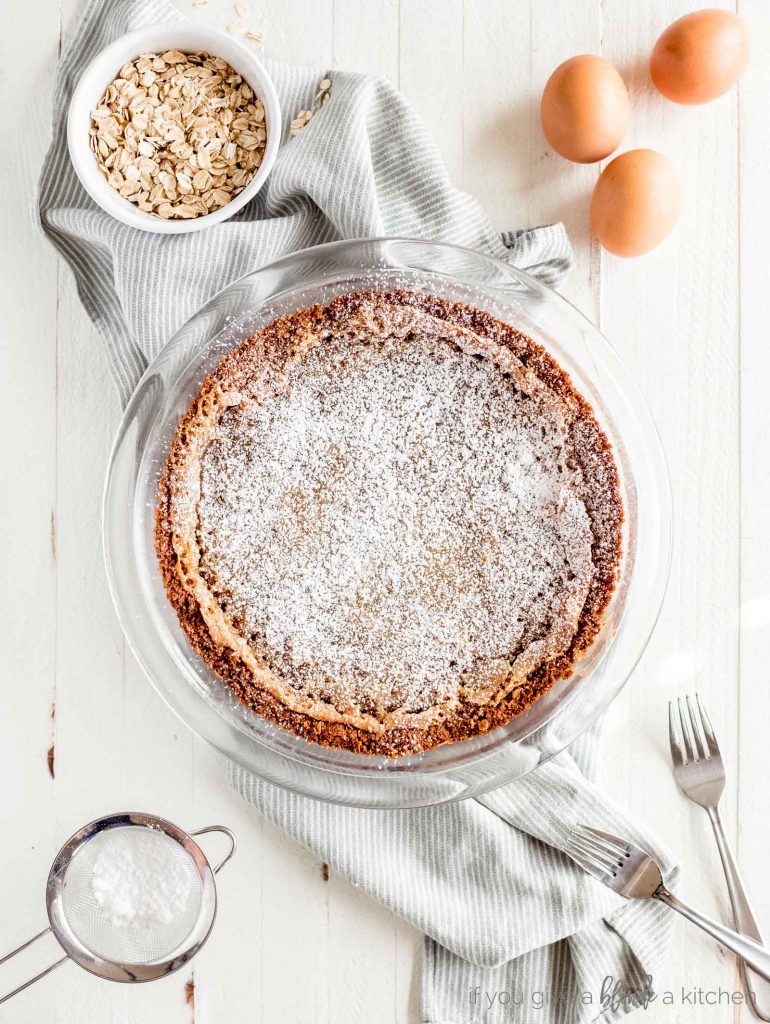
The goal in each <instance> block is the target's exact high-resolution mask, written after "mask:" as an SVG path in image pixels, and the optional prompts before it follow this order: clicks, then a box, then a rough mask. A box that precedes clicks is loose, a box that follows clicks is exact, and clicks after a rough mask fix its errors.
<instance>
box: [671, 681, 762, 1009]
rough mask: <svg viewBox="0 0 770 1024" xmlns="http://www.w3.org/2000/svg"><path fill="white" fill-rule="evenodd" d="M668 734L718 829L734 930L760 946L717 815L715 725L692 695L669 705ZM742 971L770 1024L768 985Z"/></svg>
mask: <svg viewBox="0 0 770 1024" xmlns="http://www.w3.org/2000/svg"><path fill="white" fill-rule="evenodd" d="M668 735H669V741H670V743H671V760H672V761H673V762H674V778H675V779H676V783H677V785H678V786H679V788H680V789H681V791H682V792H683V793H684V795H685V796H686V797H689V798H690V800H692V801H693V802H694V803H696V804H699V805H700V806H701V807H703V808H704V809H705V810H706V811H707V812H708V816H709V820H710V821H711V824H712V826H713V828H714V835H715V836H716V841H717V847H718V849H719V856H720V858H721V860H722V867H723V868H724V871H725V878H726V879H727V891H728V892H729V893H730V903H731V904H732V908H733V918H734V920H735V927H736V928H737V929H738V931H740V932H743V934H744V935H748V936H749V938H751V939H755V940H756V941H757V942H760V943H761V942H762V941H763V940H762V933H761V932H760V930H759V925H758V924H757V922H756V918H755V917H754V914H753V913H752V910H751V906H750V904H749V900H748V897H747V896H746V891H745V889H744V887H743V882H742V881H741V876H740V872H739V871H738V866H737V865H736V863H735V860H734V859H733V855H732V852H731V850H730V846H729V844H728V842H727V837H726V836H725V833H724V829H723V828H722V821H721V819H720V817H719V799H720V797H721V796H722V792H723V790H724V788H725V767H724V764H723V763H722V757H721V755H720V753H719V745H718V744H717V739H716V736H715V735H714V730H713V728H712V726H711V722H710V721H709V717H708V715H707V714H706V709H705V708H704V707H703V705H702V704H701V700H700V697H699V696H698V695H697V694H696V695H695V698H694V701H693V700H692V699H691V698H690V697H686V698H685V699H684V701H682V700H676V701H673V700H672V701H669V704H668ZM744 972H745V979H744V980H745V983H746V986H745V987H746V989H747V991H748V997H749V1001H750V1002H751V1005H752V1008H753V1010H754V1012H755V1013H756V1014H757V1016H758V1017H761V1018H762V1020H767V1021H770V985H768V984H767V983H766V982H765V981H763V980H762V979H761V978H756V977H754V976H753V975H752V973H751V970H750V969H748V968H746V966H745V964H744Z"/></svg>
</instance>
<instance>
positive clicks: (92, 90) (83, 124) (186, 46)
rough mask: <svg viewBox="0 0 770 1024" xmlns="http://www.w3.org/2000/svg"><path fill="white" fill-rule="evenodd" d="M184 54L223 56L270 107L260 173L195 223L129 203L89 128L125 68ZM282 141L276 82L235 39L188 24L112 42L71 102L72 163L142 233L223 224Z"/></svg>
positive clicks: (105, 205) (109, 208) (108, 208)
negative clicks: (99, 156)
mask: <svg viewBox="0 0 770 1024" xmlns="http://www.w3.org/2000/svg"><path fill="white" fill-rule="evenodd" d="M171 49H176V50H181V51H182V52H183V53H194V52H198V51H203V52H205V53H210V54H212V55H213V56H215V57H223V58H224V59H225V60H226V61H227V62H228V63H229V64H230V65H231V66H232V67H233V68H234V69H235V70H236V71H237V72H238V74H239V75H241V76H242V78H243V79H244V80H245V81H246V82H248V84H249V85H250V86H251V88H252V89H253V90H254V92H255V93H256V95H257V96H258V97H259V98H260V100H261V101H262V103H263V105H264V108H265V124H266V129H267V140H266V144H265V153H264V156H263V158H262V163H261V164H260V167H259V169H258V170H257V173H256V174H255V175H254V177H253V178H252V179H251V181H250V182H249V184H248V185H247V186H246V187H245V188H244V190H243V191H242V192H241V193H240V194H239V195H237V196H236V197H235V199H232V200H231V201H230V202H229V203H227V205H226V206H222V207H221V208H220V209H218V210H214V211H213V212H212V213H208V214H206V215H205V216H202V217H196V218H195V219H194V220H163V219H162V218H160V217H156V216H154V215H153V214H150V213H145V212H144V211H143V210H140V209H139V208H138V207H136V206H135V205H134V204H133V203H130V202H129V201H128V199H124V198H123V196H121V195H120V194H119V193H118V192H116V191H115V189H114V188H112V186H111V185H109V184H108V183H107V179H106V178H105V177H104V175H103V174H102V172H101V171H100V170H99V167H98V166H97V163H96V160H95V159H94V155H93V153H92V152H91V147H90V145H89V139H88V129H89V127H90V123H91V111H92V110H93V108H94V107H95V106H97V105H98V102H99V100H100V99H101V96H102V94H103V93H104V90H105V89H106V88H107V86H108V85H109V84H110V82H111V81H112V80H113V79H114V78H115V75H116V74H117V73H118V71H119V70H120V69H121V68H122V67H123V65H124V64H125V63H126V62H127V61H129V60H133V59H134V57H137V56H138V55H139V54H140V53H158V52H161V53H162V52H163V51H164V50H171ZM280 141H281V106H280V104H279V102H278V95H277V93H276V91H275V86H274V85H273V82H272V79H271V78H270V76H269V75H268V73H267V71H265V69H264V67H263V66H262V63H261V61H259V60H258V59H257V58H256V57H255V56H254V54H253V53H251V52H250V51H249V49H248V48H247V47H246V46H244V45H243V44H242V43H240V42H238V40H237V39H234V38H233V37H232V36H231V35H228V34H227V33H225V32H219V31H217V30H216V29H211V28H203V27H198V26H196V25H189V24H186V23H185V22H182V21H180V22H167V23H165V24H161V25H150V26H148V27H147V28H141V29H137V30H136V31H135V32H129V33H128V34H127V35H124V36H121V37H120V38H119V39H116V40H115V42H114V43H111V44H110V45H109V46H108V47H107V48H106V49H104V50H102V51H101V53H99V54H97V56H96V57H95V58H94V59H93V60H92V61H91V63H90V64H89V65H88V67H87V68H86V70H85V71H84V72H83V75H82V77H81V79H80V81H79V82H78V85H77V88H76V89H75V92H74V93H73V95H72V100H71V101H70V107H69V115H68V117H67V145H68V148H69V153H70V159H71V160H72V164H73V166H74V168H75V171H76V173H77V176H78V178H79V179H80V182H81V184H82V185H83V188H84V189H85V190H86V192H88V194H89V195H90V196H91V198H92V199H93V200H94V202H96V203H98V204H99V206H101V208H102V209H103V210H104V211H105V212H106V213H109V214H110V215H111V216H113V217H115V218H116V220H119V221H122V222H123V223H124V224H128V225H130V226H131V227H134V228H141V229H142V230H143V231H156V232H158V233H159V234H164V235H179V234H184V233H185V232H187V231H199V230H200V229H201V228H207V227H209V226H210V225H212V224H219V223H220V222H221V221H224V220H227V219H228V218H229V217H232V215H233V214H234V213H237V211H238V210H240V209H241V208H242V207H244V206H245V205H246V203H248V201H249V200H250V199H252V198H253V197H254V196H255V195H256V194H257V192H259V190H260V188H261V187H262V185H263V183H264V181H265V179H266V178H267V176H268V174H269V173H270V169H271V167H272V166H273V164H274V162H275V158H276V156H277V154H278V147H279V145H280Z"/></svg>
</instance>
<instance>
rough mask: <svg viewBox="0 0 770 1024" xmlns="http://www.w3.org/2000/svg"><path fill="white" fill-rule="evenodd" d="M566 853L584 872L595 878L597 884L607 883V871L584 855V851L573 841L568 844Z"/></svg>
mask: <svg viewBox="0 0 770 1024" xmlns="http://www.w3.org/2000/svg"><path fill="white" fill-rule="evenodd" d="M566 852H567V856H568V857H570V858H571V859H572V860H573V861H574V862H575V863H576V864H577V866H578V867H579V868H582V869H583V871H585V872H586V873H587V874H589V875H591V877H592V878H595V879H596V880H597V882H604V883H606V879H607V871H606V869H605V868H603V867H601V866H600V865H599V864H597V863H596V862H595V861H592V860H590V859H589V858H588V856H587V855H586V854H585V853H583V851H582V850H581V849H580V848H579V847H578V846H577V845H576V844H575V843H574V842H573V841H572V840H570V841H569V842H568V843H567V851H566Z"/></svg>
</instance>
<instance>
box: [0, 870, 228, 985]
mask: <svg viewBox="0 0 770 1024" xmlns="http://www.w3.org/2000/svg"><path fill="white" fill-rule="evenodd" d="M230 856H232V850H231V851H230ZM50 930H51V929H50V928H44V929H43V930H42V932H38V933H37V935H33V936H32V938H31V939H27V941H26V942H22V944H21V945H20V946H17V947H16V949H14V950H12V951H11V952H10V953H6V954H5V956H4V957H0V964H4V963H5V962H6V961H8V960H12V959H13V957H15V956H16V954H17V953H21V952H22V950H24V949H26V948H27V947H28V946H31V945H32V943H33V942H37V940H38V939H42V937H43V936H44V935H47V934H48V932H50ZM65 960H69V957H68V956H67V955H66V954H65V955H64V956H63V957H62V958H61V960H55V961H54V962H53V963H52V964H50V965H49V966H48V967H46V968H45V970H43V971H40V973H39V974H36V975H35V976H34V977H33V978H28V979H27V981H25V982H24V984H23V985H19V986H18V987H17V988H15V989H14V990H13V991H12V992H7V993H6V994H5V995H4V996H0V1004H2V1003H6V1002H8V1000H9V999H13V997H14V996H17V995H18V994H19V992H23V991H24V989H25V988H29V986H30V985H34V984H35V982H36V981H40V979H41V978H44V977H45V976H46V974H50V973H51V971H53V970H55V969H56V968H57V967H59V966H60V965H61V964H63V963H64V961H65Z"/></svg>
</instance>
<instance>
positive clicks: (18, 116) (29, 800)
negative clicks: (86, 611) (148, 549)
mask: <svg viewBox="0 0 770 1024" xmlns="http://www.w3.org/2000/svg"><path fill="white" fill-rule="evenodd" d="M40 13H41V16H42V20H41V23H40V24H38V25H37V26H36V31H34V32H33V30H32V26H31V25H30V23H29V19H28V17H27V12H26V11H25V9H24V8H23V7H21V6H14V7H13V8H11V9H8V10H5V11H4V12H3V32H2V34H0V67H2V69H3V71H2V76H0V184H1V185H2V192H3V194H4V195H5V196H13V197H14V198H13V200H6V202H5V203H4V210H3V258H2V263H1V266H2V272H1V273H0V311H2V312H1V313H0V318H1V319H0V324H1V325H2V326H0V437H2V438H3V500H2V502H0V541H1V542H2V549H3V583H4V586H3V597H2V599H1V600H2V605H1V607H0V642H1V643H2V651H3V659H2V667H1V668H0V772H1V773H2V779H3V785H2V787H0V828H1V829H2V834H3V837H4V840H5V841H4V844H3V846H4V853H3V872H2V875H0V903H1V904H2V906H3V908H4V912H3V928H2V935H0V956H2V955H4V954H5V953H6V952H9V951H10V950H11V949H12V948H13V947H14V946H16V945H17V944H19V943H21V942H22V941H24V940H26V939H27V938H29V937H30V936H31V935H34V934H35V933H36V932H38V931H40V929H41V928H43V927H44V926H45V924H46V916H45V880H46V876H47V874H48V869H49V867H50V862H51V858H52V856H53V853H55V849H56V847H55V843H56V837H57V828H56V821H55V806H56V802H55V801H56V784H55V782H54V780H53V779H52V777H51V775H50V773H49V770H48V763H47V752H48V749H49V747H50V746H51V744H52V741H53V731H54V725H53V721H52V718H51V708H52V704H53V702H54V700H55V697H56V661H55V636H56V597H57V595H56V553H55V539H54V538H55V530H56V525H57V523H56V514H55V509H56V346H57V318H56V304H57V277H58V269H57V261H56V258H55V255H54V253H53V252H52V250H51V248H50V247H49V246H48V244H47V243H46V242H45V240H44V239H43V238H42V237H41V236H40V235H39V234H38V233H37V232H35V231H34V230H33V228H32V226H31V223H30V218H31V211H32V203H33V195H34V183H35V178H36V173H37V167H38V166H39V164H40V161H41V160H42V157H43V154H44V152H45V148H46V146H47V136H48V124H49V120H50V117H49V113H48V111H49V109H50V102H51V74H50V72H51V68H52V66H53V61H54V59H55V54H56V52H57V49H58V42H59V24H58V17H57V5H56V3H55V2H54V0H51V2H48V3H45V4H41V12H40ZM52 947H53V948H52ZM55 948H56V947H55V944H52V943H48V944H46V945H45V946H43V948H36V949H33V950H30V951H29V952H28V954H27V955H26V956H24V958H23V959H22V958H20V959H19V961H18V962H16V963H12V964H10V965H8V968H9V969H8V970H7V971H5V972H4V973H2V974H0V992H4V991H5V990H6V986H7V987H8V988H11V987H13V986H14V985H16V984H19V983H21V982H22V981H23V980H24V979H25V977H28V976H29V972H30V971H31V970H34V969H35V968H38V967H39V968H42V967H43V966H44V965H45V964H46V963H47V962H50V961H51V960H52V959H53V958H54V956H53V954H54V953H55ZM43 1005H44V1003H43V1001H42V999H41V998H39V997H38V998H34V997H33V998H31V999H27V1000H26V1004H25V1006H26V1008H25V1010H24V1011H23V1012H24V1013H27V1012H33V1007H35V1006H37V1007H42V1006H43ZM22 1019H23V1017H22V1014H21V1012H20V1011H19V1010H16V1011H13V1010H12V1009H10V1008H8V1007H2V1008H0V1020H2V1021H4V1022H6V1021H7V1022H10V1021H13V1022H18V1021H20V1020H22ZM39 1019H40V1018H39Z"/></svg>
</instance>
